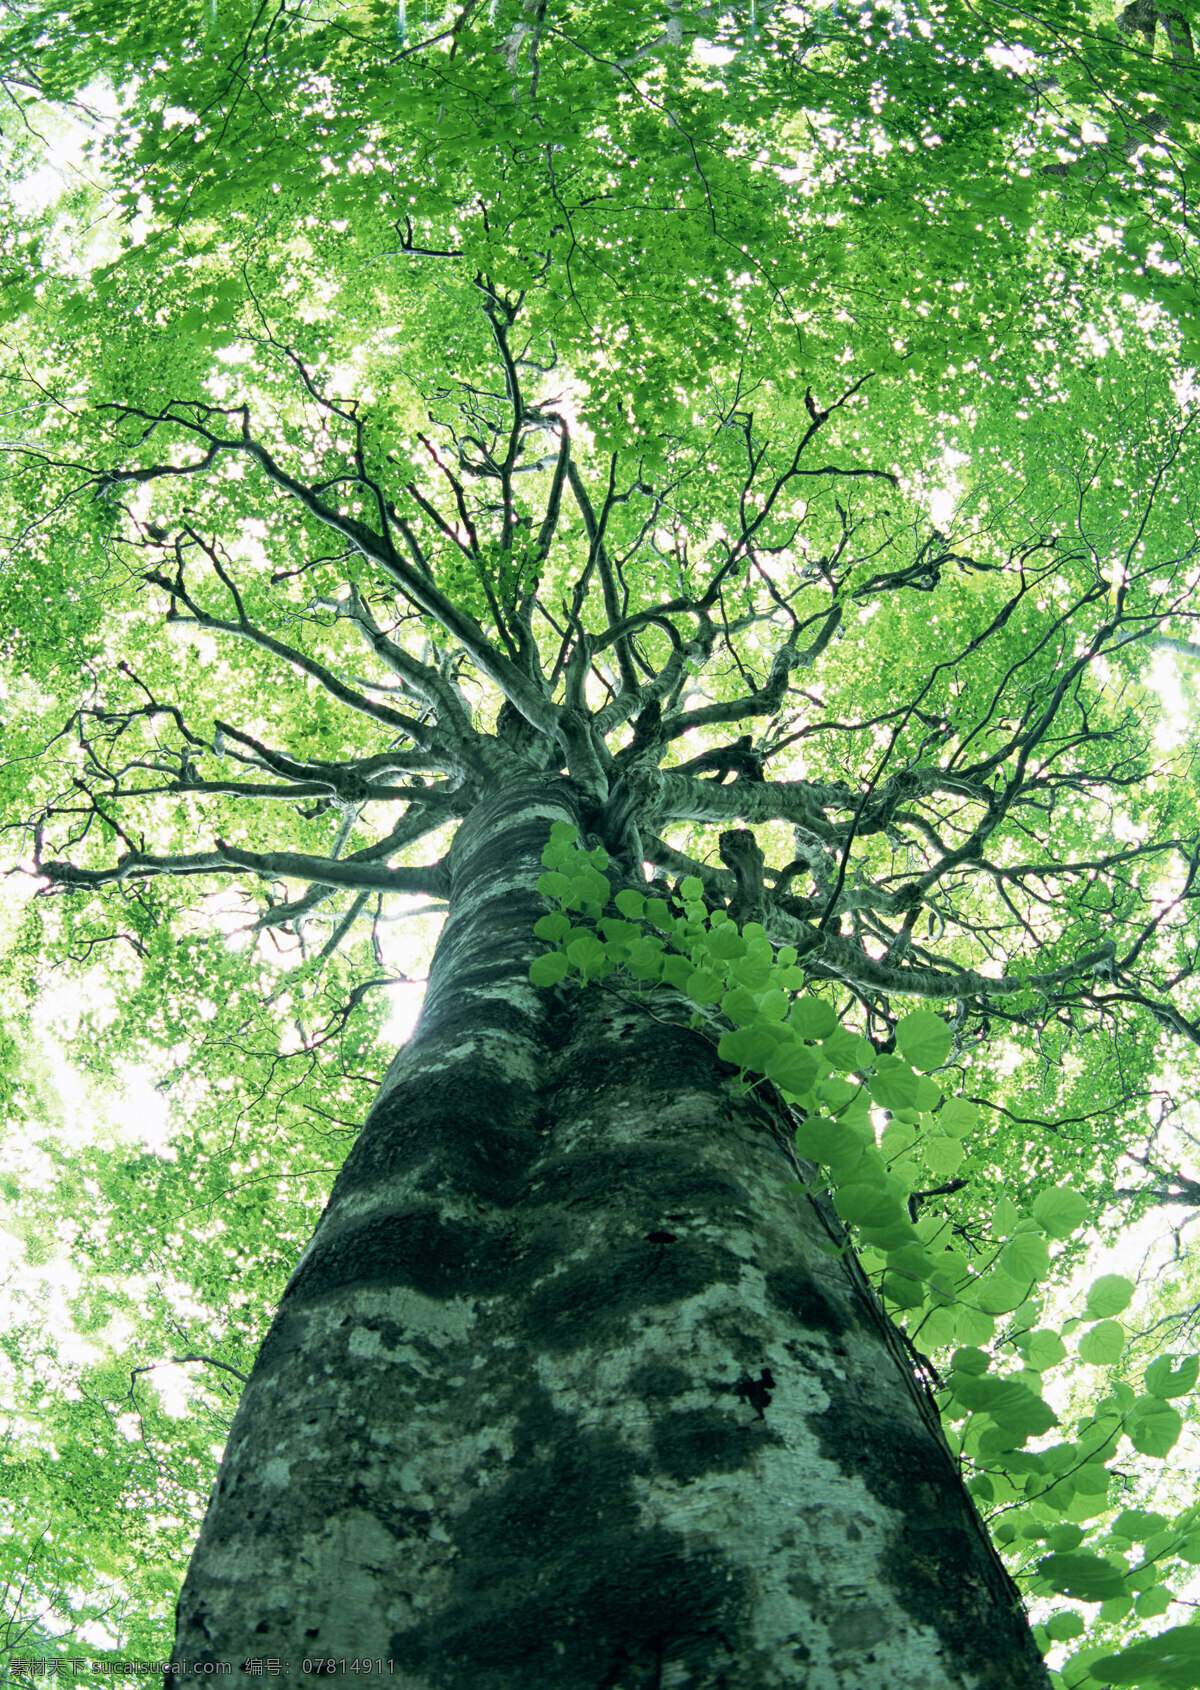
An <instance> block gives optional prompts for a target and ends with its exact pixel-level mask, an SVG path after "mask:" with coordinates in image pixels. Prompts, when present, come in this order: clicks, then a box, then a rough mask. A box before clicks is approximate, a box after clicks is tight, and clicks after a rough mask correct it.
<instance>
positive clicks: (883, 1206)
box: [833, 1185, 904, 1227]
mask: <svg viewBox="0 0 1200 1690" xmlns="http://www.w3.org/2000/svg"><path fill="white" fill-rule="evenodd" d="M833 1206H834V1208H835V1209H836V1210H837V1212H838V1214H839V1215H840V1216H841V1217H842V1219H843V1220H844V1221H845V1222H846V1224H847V1225H848V1226H875V1227H882V1226H889V1225H891V1224H892V1223H893V1222H895V1221H897V1220H900V1219H903V1213H904V1211H903V1210H902V1208H901V1206H900V1204H899V1203H898V1202H897V1200H896V1198H895V1197H892V1196H889V1195H888V1194H887V1193H885V1192H881V1191H880V1190H879V1189H878V1187H877V1186H873V1185H844V1186H842V1187H841V1188H840V1190H838V1191H835V1192H834V1194H833Z"/></svg>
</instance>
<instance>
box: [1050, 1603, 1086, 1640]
mask: <svg viewBox="0 0 1200 1690" xmlns="http://www.w3.org/2000/svg"><path fill="white" fill-rule="evenodd" d="M1045 1626H1046V1631H1047V1633H1048V1634H1049V1636H1050V1637H1051V1638H1052V1639H1053V1641H1054V1642H1055V1643H1068V1642H1070V1640H1071V1638H1072V1637H1082V1636H1083V1634H1084V1632H1085V1630H1086V1629H1087V1628H1086V1626H1085V1625H1084V1623H1083V1616H1082V1615H1081V1614H1077V1613H1075V1612H1074V1610H1073V1609H1065V1610H1064V1611H1063V1612H1062V1613H1059V1614H1051V1615H1050V1618H1049V1619H1048V1620H1046V1621H1045Z"/></svg>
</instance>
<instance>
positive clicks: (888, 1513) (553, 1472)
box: [175, 777, 1049, 1690]
mask: <svg viewBox="0 0 1200 1690" xmlns="http://www.w3.org/2000/svg"><path fill="white" fill-rule="evenodd" d="M556 820H566V821H573V822H578V820H579V814H578V806H577V795H576V794H575V793H574V791H573V790H572V788H571V787H570V785H569V784H568V783H567V782H565V781H563V780H560V779H556V778H549V777H546V778H540V779H537V780H530V781H529V782H527V783H521V782H519V781H518V782H515V783H513V785H511V786H510V787H508V788H507V789H506V790H505V791H504V792H502V793H500V794H498V795H496V796H494V797H493V798H491V799H490V800H488V801H486V802H485V803H483V804H481V805H480V806H479V807H478V808H477V809H476V810H475V811H474V812H473V813H472V815H471V816H469V817H468V819H467V820H466V821H465V822H464V823H463V825H462V827H461V829H460V831H459V833H458V836H457V838H456V840H455V843H454V846H453V848H452V850H451V853H450V858H449V866H450V874H451V882H452V890H451V899H450V914H449V916H448V918H447V922H446V927H445V930H444V933H443V936H442V938H441V941H440V943H439V946H438V950H437V954H436V957H435V959H434V963H433V967H432V970H431V976H430V984H429V990H428V994H427V997H426V1003H425V1009H424V1013H423V1015H422V1019H421V1022H420V1025H419V1027H418V1029H417V1032H416V1034H415V1035H414V1037H413V1039H412V1040H411V1042H410V1043H409V1044H408V1045H406V1046H405V1048H404V1049H403V1050H402V1051H401V1052H400V1053H399V1055H398V1056H397V1058H396V1060H395V1061H394V1063H393V1064H392V1067H391V1070H390V1071H389V1073H388V1076H387V1078H386V1080H385V1082H384V1085H383V1087H382V1089H381V1093H380V1096H379V1099H378V1101H377V1103H376V1105H375V1107H374V1109H373V1111H372V1113H371V1116H370V1118H369V1120H368V1121H367V1123H366V1126H365V1127H364V1130H363V1133H362V1135H361V1137H360V1139H359V1141H358V1143H357V1144H356V1146H355V1148H354V1150H353V1151H352V1153H351V1155H350V1157H349V1159H348V1161H347V1162H346V1165H345V1167H344V1168H343V1170H342V1173H341V1175H340V1176H339V1178H338V1180H337V1183H336V1186H335V1189H334V1192H333V1195H332V1197H331V1199H330V1203H329V1206H328V1208H327V1209H326V1211H325V1214H324V1216H323V1217H322V1220H321V1222H320V1225H319V1227H318V1229H317V1232H316V1235H315V1237H314V1238H313V1241H312V1243H311V1244H310V1245H309V1247H308V1249H307V1250H306V1251H305V1253H304V1255H303V1256H302V1258H301V1260H300V1262H299V1264H298V1266H297V1268H296V1271H295V1273H294V1274H293V1276H292V1279H291V1282H290V1283H289V1285H288V1287H287V1290H286V1292H285V1294H284V1297H283V1300H282V1303H281V1306H280V1308H279V1311H278V1314H277V1315H276V1318H275V1321H274V1323H273V1325H272V1327H271V1330H270V1333H269V1335H268V1337H267V1339H266V1342H265V1344H264V1345H263V1349H262V1353H261V1354H260V1356H259V1358H258V1361H257V1364H256V1366H255V1368H254V1371H253V1374H252V1377H251V1379H250V1382H249V1384H248V1385H247V1387H246V1390H245V1393H244V1395H243V1398H242V1402H241V1406H240V1408H239V1410H238V1414H237V1419H236V1421H235V1424H234V1427H233V1430H232V1433H231V1435H230V1440H229V1446H228V1449H227V1451H226V1455H225V1460H224V1464H223V1466H222V1469H221V1474H220V1478H219V1480H218V1483H217V1486H216V1489H215V1491H214V1494H213V1498H212V1502H211V1504H210V1507H209V1510H208V1515H207V1517H206V1519H205V1522H204V1526H203V1529H202V1532H201V1536H200V1541H199V1544H198V1546H197V1549H196V1552H195V1556H194V1558H193V1561H192V1565H191V1568H190V1571H189V1574H188V1577H187V1581H186V1584H185V1587H184V1590H183V1594H182V1596H181V1598H180V1603H179V1629H178V1637H177V1644H176V1656H175V1659H176V1661H177V1662H178V1663H183V1664H186V1665H187V1666H188V1667H189V1668H191V1667H195V1666H199V1667H200V1668H201V1670H202V1671H203V1670H204V1666H205V1664H206V1663H213V1662H222V1663H232V1664H233V1666H234V1669H235V1670H234V1673H233V1675H232V1677H231V1678H230V1677H224V1678H222V1683H226V1684H228V1683H231V1682H233V1683H242V1682H250V1681H251V1679H252V1678H253V1679H257V1678H259V1677H261V1673H262V1668H261V1667H260V1668H259V1670H258V1672H257V1673H255V1672H254V1670H253V1668H252V1669H251V1670H250V1671H247V1670H246V1669H245V1668H244V1666H243V1662H244V1661H245V1660H246V1659H248V1658H249V1659H250V1660H252V1661H259V1662H263V1661H266V1662H270V1661H272V1660H278V1661H280V1662H282V1663H285V1664H286V1666H287V1667H288V1668H289V1669H290V1676H292V1677H293V1678H296V1677H299V1676H302V1675H303V1673H304V1672H305V1671H306V1670H313V1668H312V1667H311V1666H310V1667H308V1668H307V1669H306V1663H316V1666H317V1670H320V1664H321V1663H324V1662H330V1661H332V1662H336V1663H339V1666H338V1667H337V1669H336V1670H338V1671H339V1672H340V1671H341V1667H340V1663H341V1662H343V1661H345V1662H346V1663H351V1662H354V1661H358V1662H359V1663H364V1662H366V1661H368V1660H369V1661H371V1662H372V1663H375V1662H378V1661H382V1676H383V1678H384V1679H385V1681H386V1682H387V1683H388V1684H390V1685H393V1686H397V1687H403V1690H650V1687H652V1686H654V1687H659V1690H670V1687H677V1690H717V1687H727V1690H752V1687H758V1686H761V1687H763V1690H768V1687H770V1690H778V1687H780V1686H788V1685H796V1686H801V1685H802V1686H807V1687H809V1690H951V1687H953V1690H990V1687H994V1690H1026V1687H1029V1690H1032V1687H1034V1686H1037V1687H1039V1690H1040V1687H1043V1686H1046V1685H1047V1684H1048V1682H1049V1681H1048V1678H1047V1675H1046V1673H1045V1669H1044V1667H1043V1666H1042V1664H1041V1661H1040V1657H1039V1655H1038V1652H1037V1650H1036V1648H1035V1646H1034V1643H1033V1640H1032V1637H1031V1635H1030V1632H1029V1628H1028V1626H1027V1624H1026V1621H1025V1618H1024V1615H1023V1613H1022V1611H1021V1608H1020V1604H1019V1599H1018V1595H1017V1592H1016V1589H1015V1587H1014V1586H1013V1585H1012V1583H1011V1581H1010V1580H1009V1579H1008V1577H1007V1575H1006V1574H1005V1572H1004V1570H1003V1568H1002V1566H1001V1564H1000V1562H999V1561H998V1559H997V1558H996V1556H995V1553H994V1551H993V1550H992V1548H991V1545H990V1543H989V1541H988V1539H987V1535H986V1532H985V1530H984V1528H983V1526H982V1525H981V1523H980V1521H979V1519H978V1517H977V1516H976V1514H975V1511H974V1508H973V1505H972V1503H971V1501H970V1498H969V1497H968V1496H967V1494H966V1492H965V1490H964V1489H963V1487H962V1485H961V1483H960V1480H959V1476H958V1473H957V1471H956V1468H955V1464H954V1462H953V1459H952V1458H951V1456H950V1453H949V1451H948V1449H947V1447H946V1445H945V1443H944V1441H943V1440H942V1437H941V1433H940V1429H939V1426H938V1422H937V1416H936V1412H935V1410H934V1408H933V1405H932V1404H931V1403H930V1402H929V1401H928V1400H927V1399H926V1397H925V1396H924V1394H923V1392H922V1389H921V1387H920V1386H919V1385H918V1383H917V1382H916V1380H915V1378H914V1375H913V1369H912V1364H911V1362H910V1361H909V1360H907V1359H906V1356H905V1352H904V1350H903V1347H902V1345H901V1343H900V1341H899V1338H898V1336H897V1334H896V1332H895V1330H894V1329H893V1328H892V1327H891V1325H890V1324H889V1323H888V1321H887V1320H886V1318H885V1317H884V1315H883V1313H882V1310H881V1309H880V1307H879V1305H878V1303H877V1302H876V1300H875V1298H874V1297H873V1295H872V1293H871V1291H870V1288H869V1286H868V1285H867V1283H866V1281H865V1279H864V1278H863V1276H862V1273H861V1271H860V1270H859V1269H858V1267H857V1264H856V1262H855V1261H854V1258H853V1257H852V1256H850V1255H846V1256H842V1255H839V1254H837V1253H833V1252H834V1249H835V1247H836V1246H837V1245H838V1244H839V1243H840V1242H841V1229H840V1227H839V1225H838V1223H837V1220H836V1217H835V1216H834V1215H833V1212H832V1210H831V1209H829V1208H828V1207H827V1206H824V1205H822V1204H821V1203H819V1202H816V1201H813V1200H810V1199H807V1198H801V1197H798V1196H797V1195H796V1194H795V1193H789V1192H788V1191H786V1190H785V1189H784V1188H785V1185H786V1182H787V1181H788V1180H789V1179H790V1178H794V1177H795V1171H796V1170H795V1166H794V1164H793V1163H792V1161H791V1150H790V1141H789V1133H788V1126H787V1122H786V1120H785V1119H784V1117H783V1115H782V1114H781V1112H780V1110H779V1109H778V1108H776V1107H774V1106H773V1105H772V1104H771V1103H770V1102H769V1101H768V1100H764V1099H763V1098H761V1097H760V1096H758V1095H757V1094H754V1093H750V1094H746V1095H740V1094H739V1088H738V1085H737V1082H736V1079H735V1076H734V1075H733V1074H732V1073H731V1071H730V1070H729V1069H728V1068H727V1067H726V1066H725V1065H724V1064H722V1063H720V1062H718V1060H717V1058H716V1055H715V1052H714V1050H713V1047H712V1045H711V1043H710V1042H709V1041H708V1040H706V1039H705V1038H704V1037H703V1036H701V1035H700V1034H698V1033H695V1032H692V1031H689V1030H688V1029H687V1028H686V1027H684V1026H675V1025H672V1024H670V1023H669V1021H667V1020H666V1019H663V1017H664V1016H665V1015H666V1014H667V1013H668V1011H667V1010H665V1009H664V1008H663V1006H661V1005H658V1006H656V1008H655V1010H654V1012H653V1013H652V1012H651V1011H650V1010H649V1009H647V1008H646V1007H645V1006H644V1005H639V1004H633V1003H630V1002H627V1001H625V1000H623V999H622V998H621V997H620V996H618V995H617V994H615V993H613V992H610V991H607V990H605V989H603V988H602V987H595V986H592V987H587V988H585V989H583V990H573V989H569V990H564V991H561V992H557V993H545V992H541V991H538V990H536V989H535V988H534V987H532V986H531V985H530V984H529V979H528V966H529V961H530V959H531V956H532V955H533V954H534V951H535V948H536V943H537V942H536V941H535V940H534V939H533V937H532V933H531V929H532V926H533V923H534V921H535V920H536V918H537V916H538V915H539V914H540V913H542V911H543V908H544V906H543V904H542V901H541V899H540V898H539V896H538V894H537V892H536V889H535V883H536V880H537V878H538V875H539V874H540V873H541V864H540V852H541V849H542V846H543V844H544V842H545V839H546V837H547V834H548V831H549V827H550V824H551V823H552V822H553V821H556ZM268 1670H269V1668H268ZM357 1676H362V1673H361V1670H360V1672H359V1674H357Z"/></svg>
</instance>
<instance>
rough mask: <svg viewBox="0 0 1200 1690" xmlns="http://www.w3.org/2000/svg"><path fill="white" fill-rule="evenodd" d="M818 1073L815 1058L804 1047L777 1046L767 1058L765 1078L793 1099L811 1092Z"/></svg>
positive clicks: (793, 1045)
mask: <svg viewBox="0 0 1200 1690" xmlns="http://www.w3.org/2000/svg"><path fill="white" fill-rule="evenodd" d="M818 1072H819V1070H818V1068H817V1059H816V1057H815V1056H814V1055H813V1053H812V1051H811V1050H809V1049H807V1048H806V1047H805V1046H804V1045H797V1044H790V1043H788V1044H781V1045H778V1046H777V1047H776V1048H775V1049H774V1050H773V1051H772V1052H771V1054H770V1056H769V1057H768V1058H767V1065H766V1073H767V1077H768V1078H769V1079H771V1080H773V1081H774V1082H775V1084H776V1085H777V1086H779V1088H780V1089H781V1090H782V1091H786V1092H791V1093H792V1095H793V1096H795V1097H803V1096H804V1094H805V1093H806V1092H808V1091H811V1090H812V1088H813V1086H814V1085H815V1084H816V1081H817V1074H818Z"/></svg>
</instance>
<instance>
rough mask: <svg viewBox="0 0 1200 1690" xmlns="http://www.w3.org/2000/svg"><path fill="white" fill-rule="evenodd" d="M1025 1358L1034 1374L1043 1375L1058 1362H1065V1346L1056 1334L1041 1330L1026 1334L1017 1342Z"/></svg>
mask: <svg viewBox="0 0 1200 1690" xmlns="http://www.w3.org/2000/svg"><path fill="white" fill-rule="evenodd" d="M1019 1342H1020V1345H1021V1348H1022V1350H1023V1351H1024V1353H1025V1358H1026V1360H1027V1361H1028V1363H1029V1365H1030V1367H1032V1368H1033V1369H1034V1370H1035V1372H1038V1373H1044V1372H1045V1370H1046V1369H1047V1368H1049V1367H1055V1366H1057V1365H1058V1363H1059V1362H1060V1361H1065V1360H1066V1355H1067V1346H1066V1345H1065V1344H1064V1343H1063V1341H1062V1339H1061V1338H1060V1337H1059V1335H1058V1333H1057V1332H1051V1331H1049V1330H1048V1329H1045V1328H1042V1329H1040V1330H1038V1331H1034V1332H1030V1333H1028V1334H1027V1335H1026V1336H1025V1337H1024V1338H1022V1339H1020V1340H1019Z"/></svg>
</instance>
